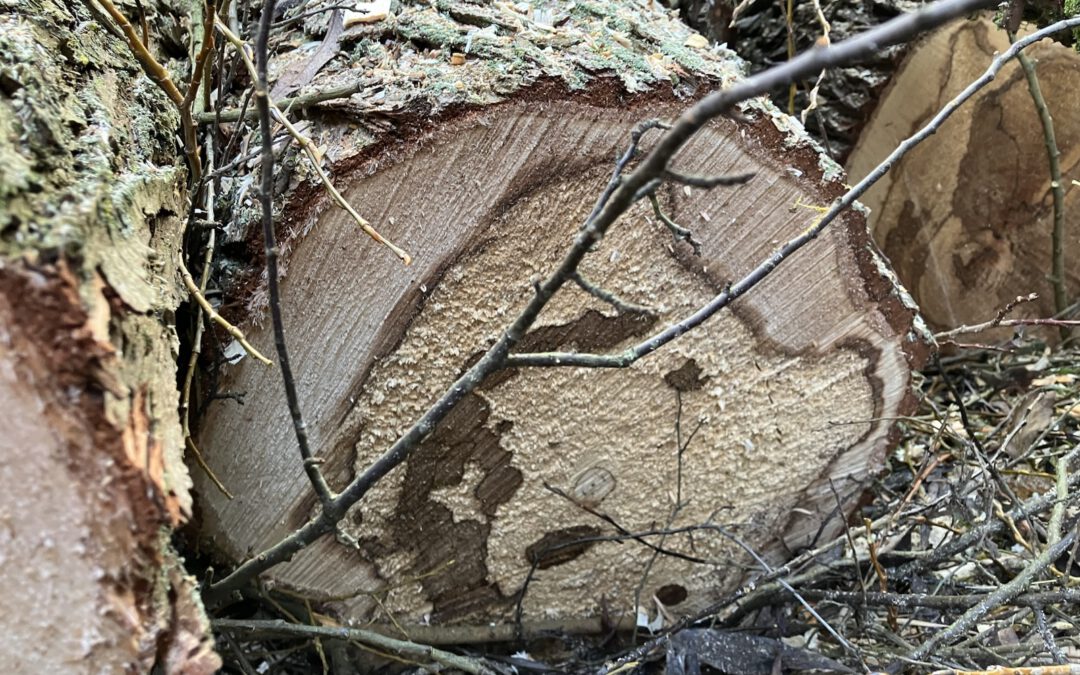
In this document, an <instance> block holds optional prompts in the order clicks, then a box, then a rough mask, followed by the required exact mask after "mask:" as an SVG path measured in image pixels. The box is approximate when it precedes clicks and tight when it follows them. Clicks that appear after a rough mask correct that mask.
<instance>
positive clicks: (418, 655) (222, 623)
mask: <svg viewBox="0 0 1080 675" xmlns="http://www.w3.org/2000/svg"><path fill="white" fill-rule="evenodd" d="M212 626H213V627H214V629H215V630H217V631H227V632H229V633H232V634H234V635H244V634H245V633H262V634H272V635H287V636H292V637H305V638H310V639H316V638H331V639H337V640H355V641H356V642H361V643H363V644H366V645H370V646H372V647H378V648H380V649H385V650H387V651H391V652H394V653H395V654H400V655H402V656H407V657H409V658H414V659H426V660H429V661H434V662H435V663H439V664H442V665H444V666H446V667H448V668H454V669H457V670H461V671H464V672H466V673H471V674H472V675H495V671H494V670H492V669H491V668H489V667H488V666H486V665H484V664H483V663H482V662H481V661H479V660H477V659H471V658H469V657H467V656H459V655H457V654H452V653H450V652H448V651H444V650H442V649H437V648H435V647H431V646H428V645H421V644H417V643H415V642H408V641H406V640H395V639H394V638H391V637H387V636H385V635H382V634H381V633H376V632H374V631H369V630H363V629H360V628H343V627H337V626H307V625H303V624H297V623H288V622H286V621H280V620H270V621H268V620H253V621H240V620H237V619H217V620H215V621H214V622H213V623H212Z"/></svg>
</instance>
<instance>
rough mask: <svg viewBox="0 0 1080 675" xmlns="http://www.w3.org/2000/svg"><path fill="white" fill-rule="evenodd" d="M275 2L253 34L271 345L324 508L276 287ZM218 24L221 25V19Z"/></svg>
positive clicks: (326, 488) (325, 496)
mask: <svg viewBox="0 0 1080 675" xmlns="http://www.w3.org/2000/svg"><path fill="white" fill-rule="evenodd" d="M276 2H277V0H264V2H263V7H262V15H261V16H260V17H259V28H258V31H257V33H256V37H255V75H256V77H255V107H256V110H258V113H259V132H260V134H261V136H262V165H261V172H262V173H261V175H260V179H261V184H260V186H259V203H260V205H261V206H262V226H263V251H264V252H265V254H266V276H267V287H268V290H269V292H270V316H271V319H272V322H273V325H274V346H275V347H277V353H278V363H280V364H281V380H282V382H283V384H284V385H285V398H286V400H287V401H288V406H289V416H290V417H291V418H292V422H293V430H294V431H295V432H296V442H297V445H299V446H300V458H301V459H302V460H303V463H304V472H305V473H306V474H307V477H308V480H309V481H310V482H311V487H312V489H314V490H315V494H316V495H317V496H318V497H319V502H320V503H321V504H322V507H323V510H324V512H325V510H326V509H327V508H328V507H330V506H331V505H332V504H333V501H334V493H333V491H332V490H331V489H330V485H329V484H328V483H327V482H326V478H325V477H324V476H323V474H322V470H321V469H320V468H319V461H318V460H317V459H316V458H315V456H314V455H313V453H312V452H311V445H310V444H309V442H308V435H307V424H306V423H305V422H304V417H303V414H302V413H301V412H300V397H299V396H298V395H297V393H296V379H295V378H294V377H293V372H292V364H291V363H290V362H289V350H288V347H286V344H285V321H284V319H283V318H282V315H281V291H280V290H279V288H278V265H277V261H278V255H279V253H280V252H279V251H278V247H277V242H276V241H275V233H274V203H273V200H274V136H273V132H272V131H271V129H270V89H269V85H268V84H267V81H266V70H267V61H268V60H269V52H268V49H267V43H268V41H269V39H270V21H271V19H272V18H273V16H274V5H275V4H276ZM218 25H219V27H220V26H224V24H221V23H220V22H219V24H218ZM230 33H231V31H230ZM240 51H241V53H242V54H243V56H244V58H245V60H247V54H246V52H244V50H243V48H242V47H241V49H240Z"/></svg>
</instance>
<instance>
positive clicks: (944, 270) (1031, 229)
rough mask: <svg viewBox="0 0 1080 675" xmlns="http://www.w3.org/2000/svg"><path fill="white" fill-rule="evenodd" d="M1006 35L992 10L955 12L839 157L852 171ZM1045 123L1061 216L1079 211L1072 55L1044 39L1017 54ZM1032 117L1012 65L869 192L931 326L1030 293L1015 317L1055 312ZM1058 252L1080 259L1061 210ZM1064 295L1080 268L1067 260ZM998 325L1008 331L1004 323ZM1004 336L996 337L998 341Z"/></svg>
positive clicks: (975, 317)
mask: <svg viewBox="0 0 1080 675" xmlns="http://www.w3.org/2000/svg"><path fill="white" fill-rule="evenodd" d="M1008 45H1009V42H1008V38H1007V36H1006V35H1005V33H1004V31H1002V30H1000V29H999V28H997V27H996V26H994V24H993V22H992V21H991V19H990V18H989V17H984V18H982V19H979V20H977V21H958V22H956V23H953V24H951V25H950V26H948V27H946V28H943V29H941V30H939V31H937V32H935V33H933V34H931V35H928V36H926V38H925V39H924V40H922V41H920V43H919V44H918V45H917V46H915V47H913V48H912V50H911V53H910V55H909V56H908V58H907V59H906V60H905V61H904V62H903V64H902V65H901V66H900V68H899V69H898V70H897V73H896V75H895V77H894V78H893V80H892V83H891V84H890V85H889V88H888V89H887V90H886V92H885V94H884V95H883V98H882V101H881V103H880V104H879V105H878V107H877V110H876V112H875V114H874V116H873V118H872V119H871V120H870V122H869V124H868V125H867V127H866V129H865V131H864V132H863V135H862V137H861V138H860V140H859V143H858V145H857V146H856V148H855V150H854V152H853V153H852V155H851V158H850V160H849V162H848V172H849V174H850V175H851V176H852V177H853V178H855V179H859V178H861V177H862V176H864V175H866V174H867V173H868V172H869V171H870V170H872V169H873V167H874V166H876V165H877V163H878V162H880V161H881V160H882V159H884V158H885V157H886V156H887V155H888V154H889V153H890V152H891V151H892V149H893V148H894V147H895V146H896V144H897V143H898V142H899V141H900V140H902V139H904V138H906V137H908V136H910V135H911V134H912V133H914V132H915V131H916V130H917V129H919V128H920V127H921V126H922V125H923V124H925V122H926V120H928V119H930V117H932V116H933V115H934V114H935V113H936V112H937V111H938V110H940V109H941V107H942V106H943V105H944V104H945V103H947V102H948V101H949V100H951V99H952V98H953V97H954V96H956V94H958V93H959V92H960V91H961V90H962V89H963V88H964V87H966V86H967V85H968V84H969V83H970V82H971V81H972V80H974V79H976V78H977V77H979V76H980V75H981V74H982V73H983V71H984V70H986V67H987V66H988V65H989V63H990V61H991V59H992V58H993V57H994V54H995V53H998V52H1002V51H1005V50H1006V49H1007V48H1008ZM1027 52H1028V55H1029V57H1030V58H1031V59H1032V60H1033V61H1035V62H1036V63H1037V64H1038V67H1037V72H1038V75H1039V82H1040V87H1041V89H1042V93H1043V96H1044V98H1045V99H1046V103H1047V106H1048V107H1049V109H1050V112H1051V114H1052V116H1053V120H1054V130H1055V135H1056V137H1057V144H1058V148H1059V150H1060V152H1061V156H1060V158H1059V161H1060V164H1061V172H1062V175H1063V176H1064V177H1065V179H1064V184H1065V186H1066V193H1065V209H1066V213H1067V214H1075V213H1077V211H1078V210H1080V190H1077V189H1076V188H1075V186H1072V185H1071V184H1069V182H1068V177H1069V176H1074V175H1076V168H1077V166H1078V165H1080V116H1077V115H1076V114H1075V111H1076V110H1077V109H1080V56H1078V55H1077V54H1076V53H1075V52H1073V51H1072V50H1070V49H1068V48H1066V47H1063V46H1061V45H1059V44H1056V43H1053V42H1051V41H1049V40H1044V41H1043V42H1042V43H1039V44H1037V45H1033V46H1032V47H1031V48H1030V49H1028V50H1027ZM1047 166H1048V161H1047V151H1046V145H1045V143H1044V138H1043V130H1042V126H1041V125H1040V123H1039V116H1038V113H1037V111H1036V109H1035V106H1034V104H1033V103H1032V98H1031V94H1030V92H1029V91H1028V84H1027V81H1026V79H1025V77H1024V73H1023V70H1022V69H1021V68H1020V66H1019V64H1017V63H1016V62H1012V63H1009V64H1007V65H1006V66H1005V68H1004V69H1003V70H1002V71H1001V73H1000V74H999V75H998V76H997V78H995V80H994V81H993V82H992V83H991V84H990V85H988V86H987V87H986V88H984V89H983V90H982V91H980V92H979V93H978V94H977V95H976V96H975V97H974V98H973V99H972V100H971V101H970V102H969V103H968V104H966V106H965V107H964V108H962V109H961V110H960V111H959V112H958V113H957V114H955V115H953V116H952V117H951V118H950V119H949V120H948V121H947V122H945V124H944V125H942V127H941V129H940V130H939V131H938V132H937V133H936V134H935V135H934V142H933V143H926V144H924V145H922V146H919V147H917V148H916V149H915V150H914V151H912V152H911V153H909V154H908V155H907V156H906V157H905V158H904V159H903V160H901V161H900V162H899V163H898V164H897V165H896V166H894V167H893V169H892V170H891V171H890V172H889V173H888V174H887V175H886V176H885V177H884V178H883V179H882V180H881V181H879V182H878V183H877V185H875V186H874V187H873V188H871V189H870V190H869V191H868V192H867V193H866V194H865V195H864V196H863V197H862V201H863V203H864V204H866V205H867V206H868V207H870V210H871V216H870V222H871V229H872V231H873V234H874V238H875V240H876V241H877V242H878V244H879V245H880V246H881V247H882V249H883V250H884V251H885V254H886V256H888V258H889V260H890V261H891V262H892V264H893V266H894V267H895V268H896V272H897V274H898V275H899V277H900V279H901V281H903V283H904V284H905V285H906V286H907V287H908V288H910V289H911V292H912V294H913V295H914V296H915V298H916V300H917V301H918V303H919V306H920V307H921V308H922V311H923V313H924V314H925V316H926V318H927V321H928V322H929V323H930V324H932V325H933V326H934V327H936V328H952V327H955V326H959V325H962V324H976V323H981V322H983V321H987V320H989V319H992V318H993V317H994V314H995V313H996V311H997V310H998V309H1000V308H1002V307H1004V306H1005V305H1006V304H1008V303H1009V302H1011V301H1013V300H1014V299H1015V298H1016V297H1017V296H1026V295H1028V294H1030V293H1032V292H1037V293H1038V294H1039V295H1040V299H1039V300H1038V301H1037V302H1034V303H1025V304H1023V305H1020V306H1019V307H1018V308H1017V309H1016V311H1015V312H1014V314H1012V315H1011V316H1019V317H1029V318H1033V317H1049V316H1053V315H1054V313H1055V307H1054V294H1053V291H1052V286H1051V284H1050V282H1049V281H1048V276H1049V275H1050V273H1051V270H1052V265H1051V249H1052V245H1051V232H1052V230H1053V219H1054V209H1053V198H1052V196H1051V191H1050V182H1051V181H1050V172H1049V170H1048V168H1047ZM1065 225H1066V229H1065V237H1064V240H1063V243H1064V247H1065V258H1066V260H1074V259H1075V258H1076V256H1077V255H1078V254H1080V244H1078V242H1080V220H1078V219H1077V218H1075V217H1073V216H1071V215H1070V216H1068V217H1066V219H1065ZM1065 281H1066V288H1067V295H1068V297H1069V298H1075V297H1076V296H1077V294H1078V293H1080V268H1077V266H1076V265H1066V267H1065ZM1003 330H1004V329H1003ZM1007 336H1008V331H1004V333H1002V334H1001V337H1007Z"/></svg>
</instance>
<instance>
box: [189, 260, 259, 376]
mask: <svg viewBox="0 0 1080 675" xmlns="http://www.w3.org/2000/svg"><path fill="white" fill-rule="evenodd" d="M179 268H180V276H181V277H183V279H184V285H185V286H187V289H188V292H189V293H191V296H192V297H193V298H195V302H197V303H199V307H201V308H202V310H203V311H204V312H206V315H207V316H208V317H210V320H211V321H213V322H214V323H216V324H217V325H219V326H221V327H222V328H224V329H225V331H226V332H227V333H228V334H229V335H231V336H233V337H234V338H236V341H237V342H238V343H239V344H240V346H241V347H243V348H244V351H246V352H247V353H248V354H250V355H251V356H252V357H253V358H255V359H257V360H258V361H261V362H262V363H264V364H266V365H268V366H269V365H272V362H271V361H270V359H268V358H266V357H265V356H263V355H262V354H261V353H260V352H259V350H258V349H255V347H253V346H252V345H251V343H250V342H248V340H247V336H245V335H244V332H243V331H241V330H240V329H239V328H237V327H236V326H234V325H232V324H231V323H229V322H228V321H226V320H225V317H223V316H221V315H220V314H218V313H217V310H215V309H214V308H213V306H212V305H211V304H210V303H209V302H208V301H207V299H206V297H205V296H203V294H202V293H201V292H200V291H199V287H198V286H197V285H196V284H195V280H194V279H193V278H191V272H189V271H188V268H187V265H185V264H184V261H183V260H181V261H179Z"/></svg>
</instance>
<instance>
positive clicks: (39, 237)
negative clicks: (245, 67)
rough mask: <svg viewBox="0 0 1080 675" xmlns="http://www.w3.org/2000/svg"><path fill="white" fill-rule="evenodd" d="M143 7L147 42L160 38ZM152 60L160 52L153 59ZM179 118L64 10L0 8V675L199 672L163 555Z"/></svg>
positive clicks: (186, 615)
mask: <svg viewBox="0 0 1080 675" xmlns="http://www.w3.org/2000/svg"><path fill="white" fill-rule="evenodd" d="M179 15H180V14H179V12H178V11H176V8H175V7H172V8H170V7H169V6H168V5H167V4H166V3H164V2H159V3H157V13H156V15H155V16H154V17H153V18H152V21H153V22H154V23H153V25H154V26H155V28H167V27H171V28H170V29H169V30H162V31H160V33H155V35H158V34H161V35H167V34H170V33H173V34H175V29H176V28H177V27H178V26H179V25H180V24H179V21H178V20H177V19H176V18H175V17H177V16H179ZM158 46H160V43H159V45H158ZM176 127H177V115H176V113H175V110H174V109H173V108H172V107H171V105H170V104H169V102H168V101H167V99H166V98H165V96H164V95H163V94H162V93H161V92H160V91H158V90H157V88H156V86H155V85H154V84H153V83H152V82H150V81H149V80H147V78H146V77H145V76H144V75H143V73H142V71H141V70H140V69H139V67H138V66H137V64H136V63H135V61H134V59H133V58H132V56H131V54H130V52H129V51H128V49H127V45H126V44H125V43H124V42H123V41H122V40H121V39H120V38H119V37H117V36H116V35H114V34H113V33H112V32H110V31H108V30H106V29H105V27H104V26H103V25H102V24H101V23H98V22H97V21H95V20H94V17H92V16H91V14H90V13H89V12H88V11H87V9H86V7H85V6H84V5H82V4H80V3H70V2H67V3H63V2H58V1H55V0H39V1H36V2H32V3H16V2H11V1H10V0H4V2H2V3H0V326H3V328H2V329H0V404H2V405H3V406H4V408H5V414H4V415H3V416H0V457H2V461H0V482H2V484H3V485H4V486H5V487H4V490H3V491H2V492H0V560H3V564H4V569H5V574H4V575H2V577H0V596H2V597H4V599H5V605H6V613H7V615H8V617H9V618H10V621H9V622H8V623H7V629H6V630H5V631H4V634H3V637H2V638H0V663H3V664H5V665H7V666H8V668H5V670H8V671H12V672H20V671H26V670H27V669H31V668H32V669H34V670H36V671H38V672H83V671H85V672H124V671H129V672H143V671H147V670H149V669H150V668H151V667H152V666H153V665H154V664H155V663H159V664H162V665H164V666H165V668H166V670H167V671H169V672H187V673H201V672H213V670H215V669H216V667H217V665H218V663H219V661H218V659H217V656H216V655H215V654H214V653H213V650H212V646H211V644H210V642H209V640H208V639H207V637H206V628H205V621H204V619H203V618H202V611H201V609H200V608H199V605H198V600H197V596H196V594H195V591H194V584H193V583H192V580H191V579H190V578H189V577H187V576H186V575H185V573H184V572H183V567H182V565H181V564H180V562H179V560H178V559H177V557H176V555H175V554H174V553H173V552H172V550H171V548H170V545H169V533H170V531H171V528H173V527H175V526H177V525H178V524H180V523H181V522H183V521H184V520H185V519H186V518H187V517H188V515H189V514H190V508H191V498H190V494H189V487H190V480H189V478H188V475H187V471H186V469H185V467H184V465H183V461H182V442H181V441H182V439H181V435H180V427H179V423H178V415H177V410H178V403H179V401H178V394H177V388H176V359H177V354H178V351H179V347H178V340H177V337H176V333H175V330H174V329H173V322H174V311H175V310H176V308H177V306H178V304H179V303H180V302H181V300H182V299H183V295H182V293H181V287H180V286H179V284H178V282H177V276H176V274H175V265H176V259H177V255H178V253H179V250H180V239H181V235H182V230H183V218H182V214H184V212H185V210H186V204H185V202H186V189H185V183H186V180H187V170H186V168H185V167H184V164H183V161H182V156H181V155H180V154H179V153H178V151H177V147H176V142H175V139H174V133H173V130H174V129H175V128H176Z"/></svg>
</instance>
